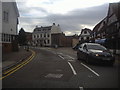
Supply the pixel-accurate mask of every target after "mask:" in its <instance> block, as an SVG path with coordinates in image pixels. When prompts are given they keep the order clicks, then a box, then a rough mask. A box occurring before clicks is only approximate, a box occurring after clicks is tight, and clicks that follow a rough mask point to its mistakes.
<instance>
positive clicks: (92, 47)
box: [87, 45, 107, 51]
mask: <svg viewBox="0 0 120 90" xmlns="http://www.w3.org/2000/svg"><path fill="white" fill-rule="evenodd" d="M87 49H88V50H89V49H92V50H102V51H104V50H107V49H106V48H105V47H103V46H101V45H87Z"/></svg>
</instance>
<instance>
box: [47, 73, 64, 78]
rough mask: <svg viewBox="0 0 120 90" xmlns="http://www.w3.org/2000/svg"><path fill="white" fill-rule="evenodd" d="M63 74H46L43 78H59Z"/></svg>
mask: <svg viewBox="0 0 120 90" xmlns="http://www.w3.org/2000/svg"><path fill="white" fill-rule="evenodd" d="M62 76H63V74H51V73H50V74H48V75H46V76H45V78H61V77H62Z"/></svg>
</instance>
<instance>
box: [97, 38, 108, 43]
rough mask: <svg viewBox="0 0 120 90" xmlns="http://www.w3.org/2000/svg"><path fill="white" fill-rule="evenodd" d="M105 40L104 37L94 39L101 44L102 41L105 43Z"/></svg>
mask: <svg viewBox="0 0 120 90" xmlns="http://www.w3.org/2000/svg"><path fill="white" fill-rule="evenodd" d="M105 41H106V38H105V39H96V40H95V43H100V44H103V43H105Z"/></svg>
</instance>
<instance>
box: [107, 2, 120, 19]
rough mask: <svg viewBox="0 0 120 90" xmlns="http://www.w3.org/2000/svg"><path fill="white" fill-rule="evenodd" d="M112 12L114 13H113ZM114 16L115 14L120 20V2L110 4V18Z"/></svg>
mask: <svg viewBox="0 0 120 90" xmlns="http://www.w3.org/2000/svg"><path fill="white" fill-rule="evenodd" d="M111 11H113V12H112V13H111ZM112 14H115V15H116V17H117V19H120V2H118V3H110V4H109V10H108V16H111V15H112Z"/></svg>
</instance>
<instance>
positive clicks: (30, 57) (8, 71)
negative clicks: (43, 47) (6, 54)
mask: <svg viewBox="0 0 120 90" xmlns="http://www.w3.org/2000/svg"><path fill="white" fill-rule="evenodd" d="M32 56H33V55H31V56H30V57H29V58H28V59H27V60H26V61H24V62H22V63H21V64H18V65H17V66H16V67H14V68H12V69H10V70H8V71H6V72H5V73H4V74H7V73H9V72H11V71H12V70H14V69H16V68H18V67H19V66H21V65H22V64H24V63H25V62H27V61H28V60H29V59H30V58H31V57H32Z"/></svg>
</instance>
